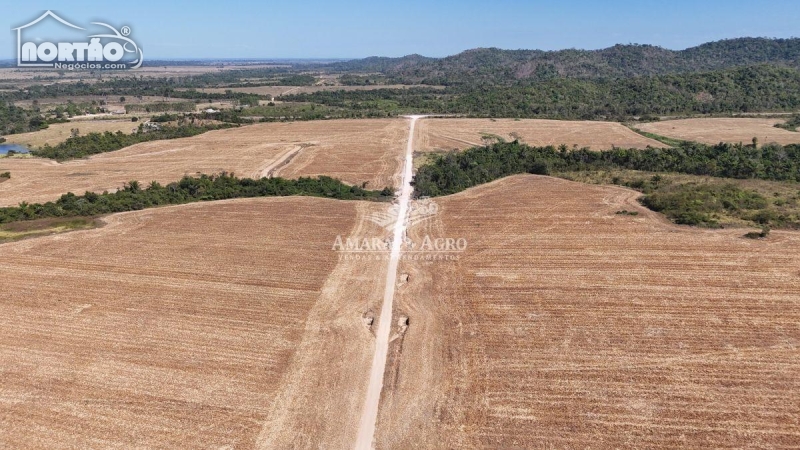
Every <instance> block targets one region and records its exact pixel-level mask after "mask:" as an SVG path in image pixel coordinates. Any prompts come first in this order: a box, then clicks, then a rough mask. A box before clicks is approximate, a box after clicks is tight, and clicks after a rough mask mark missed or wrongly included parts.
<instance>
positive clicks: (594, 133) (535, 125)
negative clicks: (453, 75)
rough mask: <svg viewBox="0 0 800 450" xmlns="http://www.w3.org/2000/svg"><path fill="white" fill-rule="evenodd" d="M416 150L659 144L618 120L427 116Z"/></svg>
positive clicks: (659, 144) (656, 145) (603, 146)
mask: <svg viewBox="0 0 800 450" xmlns="http://www.w3.org/2000/svg"><path fill="white" fill-rule="evenodd" d="M416 134H417V136H416V139H415V141H416V143H417V145H416V150H417V151H420V152H431V151H436V150H453V149H464V148H468V147H475V146H480V145H484V141H485V140H489V141H492V140H495V139H497V138H502V139H504V140H507V141H513V140H515V139H519V140H520V141H522V142H525V143H527V144H529V145H533V146H544V145H554V146H558V145H561V144H565V145H567V146H568V147H570V148H572V147H573V146H578V147H579V148H583V147H589V148H591V149H593V150H608V149H610V148H612V146H616V147H621V148H644V147H647V146H648V145H651V146H653V147H663V144H661V143H660V142H658V141H655V140H652V139H648V138H646V137H643V136H640V135H638V134H636V133H634V132H633V131H631V130H629V129H627V128H625V127H624V126H622V125H620V124H619V123H612V122H595V121H564V120H543V119H525V120H513V119H429V120H425V121H423V122H421V123H420V127H419V128H418V130H417V133H416Z"/></svg>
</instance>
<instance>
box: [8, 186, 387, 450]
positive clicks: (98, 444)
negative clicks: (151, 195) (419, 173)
mask: <svg viewBox="0 0 800 450" xmlns="http://www.w3.org/2000/svg"><path fill="white" fill-rule="evenodd" d="M383 206H384V205H379V204H375V203H363V202H341V201H335V200H325V199H314V198H298V197H293V198H271V199H246V200H234V201H225V202H215V203H202V204H192V205H184V206H179V207H167V208H158V209H153V210H147V211H140V212H134V213H124V214H118V215H113V216H110V217H108V218H107V219H106V220H107V221H108V222H109V223H108V224H107V225H106V226H105V227H103V228H99V229H94V230H89V231H81V232H73V233H68V234H63V235H57V236H51V237H45V238H38V239H30V240H25V241H19V242H14V243H7V244H2V245H0V254H2V258H0V271H2V273H3V280H4V281H3V286H4V288H3V289H2V290H0V379H2V383H0V429H2V433H0V447H3V448H18V449H21V448H86V447H95V448H112V447H118V448H134V447H136V448H145V447H147V448H180V449H183V448H254V447H256V446H260V447H262V448H288V447H291V446H295V445H297V446H303V447H315V448H316V447H327V448H346V447H347V446H348V445H350V443H351V442H352V441H354V439H355V432H356V428H357V424H358V416H359V413H360V406H361V403H362V402H363V393H364V392H365V390H366V381H367V379H366V377H367V375H368V373H369V366H370V363H371V358H372V349H373V347H372V338H371V335H370V332H369V330H368V329H367V328H366V327H365V326H364V324H363V322H362V319H361V314H362V313H363V312H364V311H367V310H370V309H372V310H375V308H376V307H377V308H379V307H380V305H379V304H377V305H376V304H375V303H376V302H378V303H379V301H380V298H381V293H382V289H383V279H384V275H385V273H384V272H385V267H383V263H380V262H378V263H375V262H370V263H364V262H353V261H346V262H341V261H338V258H337V256H336V254H335V252H333V251H332V250H331V245H332V243H333V242H334V239H335V236H336V235H337V234H343V235H347V234H349V233H359V232H362V233H377V232H379V230H374V229H372V228H371V226H370V225H368V224H369V222H365V221H364V216H365V215H366V214H369V213H371V212H373V211H375V208H380V207H383ZM319 223H324V224H325V226H324V227H320V226H319Z"/></svg>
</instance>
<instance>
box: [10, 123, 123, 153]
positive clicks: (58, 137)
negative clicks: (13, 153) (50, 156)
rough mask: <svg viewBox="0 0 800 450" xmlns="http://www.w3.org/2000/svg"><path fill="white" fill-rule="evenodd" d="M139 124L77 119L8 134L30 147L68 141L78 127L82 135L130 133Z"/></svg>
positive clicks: (13, 139)
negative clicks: (44, 128) (37, 129)
mask: <svg viewBox="0 0 800 450" xmlns="http://www.w3.org/2000/svg"><path fill="white" fill-rule="evenodd" d="M138 126H139V124H138V123H136V122H131V121H130V119H129V120H81V121H78V120H75V121H71V122H68V123H54V124H52V125H50V126H49V127H48V128H47V129H46V130H40V131H34V132H32V133H21V134H12V135H8V136H6V140H7V141H8V143H10V144H20V145H24V146H26V147H28V148H38V147H41V146H43V145H45V144H50V145H56V144H58V143H61V142H64V141H66V140H67V139H68V138H69V137H70V136H71V135H72V134H71V133H72V132H71V130H72V129H73V128H77V129H78V130H80V134H81V135H86V134H89V133H103V132H106V131H110V132H112V133H116V132H117V131H121V132H123V133H125V134H130V133H131V132H132V131H133V130H135V129H136V127H138Z"/></svg>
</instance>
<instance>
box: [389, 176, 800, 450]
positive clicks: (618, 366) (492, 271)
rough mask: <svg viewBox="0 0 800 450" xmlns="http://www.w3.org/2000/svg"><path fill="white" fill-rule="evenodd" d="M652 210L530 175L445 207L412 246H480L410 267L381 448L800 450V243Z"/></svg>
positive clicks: (445, 201) (799, 238) (623, 193)
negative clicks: (689, 223)
mask: <svg viewBox="0 0 800 450" xmlns="http://www.w3.org/2000/svg"><path fill="white" fill-rule="evenodd" d="M637 195H638V194H637V193H635V192H633V191H630V190H626V189H622V188H616V187H603V186H590V185H582V184H578V183H574V182H570V181H565V180H560V179H554V178H548V177H537V176H516V177H511V178H507V179H504V180H500V181H498V182H494V183H491V184H489V185H485V186H482V187H478V188H475V189H471V190H469V191H466V192H463V193H460V194H457V195H454V196H450V197H445V198H439V199H436V201H437V202H438V204H439V206H440V209H439V214H438V216H437V217H438V219H436V220H429V221H427V222H422V223H421V224H420V225H418V226H416V227H414V228H413V229H412V230H410V233H411V236H412V237H416V238H417V239H419V238H420V237H421V236H423V235H425V234H428V235H431V236H439V237H442V236H447V237H454V238H459V237H465V238H467V239H468V241H469V247H468V250H467V251H466V252H465V253H463V254H462V255H461V258H460V260H459V261H456V262H443V261H434V262H416V263H413V262H405V263H404V264H403V265H401V269H400V270H401V272H406V273H408V274H409V275H410V282H409V283H407V284H405V285H404V286H402V287H400V288H399V291H398V295H399V299H398V300H396V302H397V303H396V311H395V317H397V315H399V314H404V315H407V316H408V317H409V318H410V326H409V328H408V331H407V332H406V333H405V335H404V337H403V338H402V339H398V340H396V341H395V342H394V343H393V347H392V349H390V355H392V356H391V357H390V363H389V366H388V369H387V373H386V386H387V387H388V388H387V389H386V390H385V391H384V397H383V399H382V403H381V412H380V417H379V423H378V431H377V436H378V442H379V446H380V448H411V447H419V448H551V447H553V448H567V447H570V448H584V447H604V448H619V447H649V448H654V447H685V448H702V447H706V448H707V447H712V448H716V447H728V448H732V447H761V448H765V447H767V448H769V447H791V446H797V445H798V443H800V403H798V402H797V399H798V398H800V347H799V346H800V308H799V306H800V304H799V303H800V234H798V233H791V232H775V231H773V233H772V235H771V236H770V238H769V239H768V240H766V241H754V240H747V239H744V238H742V234H744V231H743V230H741V229H739V230H730V231H727V230H726V231H713V230H699V229H690V228H686V227H678V226H675V225H672V224H669V223H667V222H666V221H665V220H664V219H663V218H662V217H661V216H659V215H657V214H655V213H653V212H650V211H648V210H646V209H644V208H643V207H641V206H639V205H638V204H637V203H636V201H635V200H634V199H635V197H636V196H637ZM621 209H627V210H629V211H630V210H635V211H638V212H639V216H637V217H631V216H623V215H617V214H615V212H616V211H618V210H621Z"/></svg>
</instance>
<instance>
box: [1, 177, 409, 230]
mask: <svg viewBox="0 0 800 450" xmlns="http://www.w3.org/2000/svg"><path fill="white" fill-rule="evenodd" d="M392 194H393V193H392V189H391V188H388V187H387V188H385V189H384V190H383V191H369V190H366V189H362V188H360V187H357V186H349V185H346V184H344V183H342V182H341V181H339V180H336V179H333V178H331V177H325V176H320V177H317V178H298V179H296V180H286V179H283V178H261V179H258V180H253V179H250V178H237V177H235V176H234V175H232V174H227V173H222V174H220V175H201V176H200V177H188V176H187V177H183V178H182V179H181V180H180V181H178V182H175V183H170V184H168V185H166V186H162V185H161V184H159V183H157V182H155V181H154V182H152V183H150V185H149V186H147V187H146V188H142V187H141V185H140V184H139V182H137V181H131V182H130V183H128V184H127V185H126V186H125V187H124V188H123V189H121V190H119V191H117V192H113V193H109V192H104V193H102V194H97V193H93V192H86V193H85V194H84V195H80V196H78V195H75V194H73V193H68V194H65V195H63V196H61V198H59V199H58V200H56V201H55V202H47V203H44V204H40V203H36V204H27V203H21V204H20V205H19V206H14V207H6V208H0V223H9V222H16V221H21V220H34V219H43V218H48V217H77V216H97V215H101V214H109V213H118V212H124V211H137V210H141V209H145V208H152V207H156V206H163V205H180V204H184V203H193V202H200V201H211V200H226V199H232V198H249V197H274V196H290V195H303V196H313V197H326V198H334V199H339V200H388V199H390V198H391V196H392Z"/></svg>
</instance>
